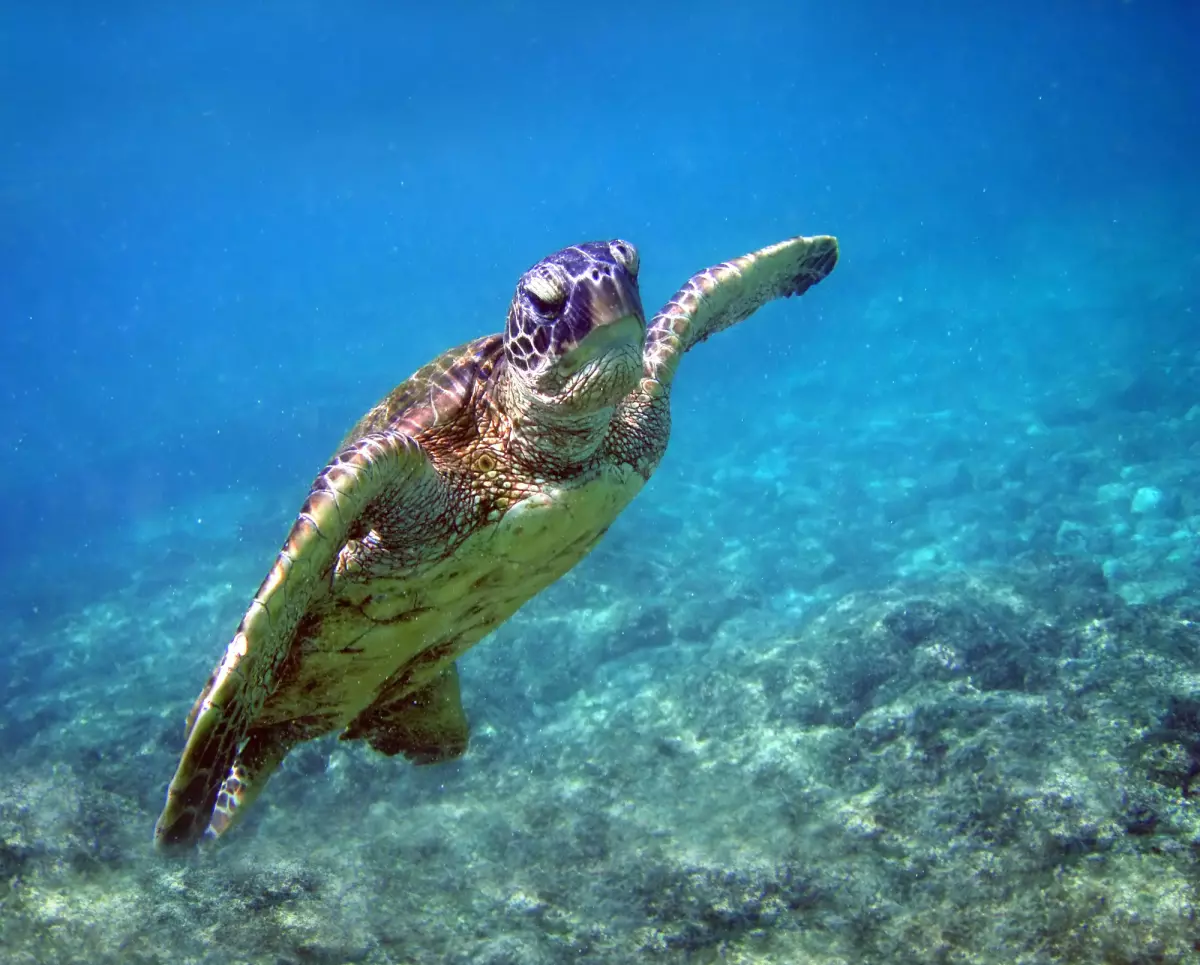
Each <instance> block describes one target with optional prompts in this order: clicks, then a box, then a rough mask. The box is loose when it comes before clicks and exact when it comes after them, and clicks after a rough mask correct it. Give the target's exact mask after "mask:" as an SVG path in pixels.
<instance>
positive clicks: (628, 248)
mask: <svg viewBox="0 0 1200 965" xmlns="http://www.w3.org/2000/svg"><path fill="white" fill-rule="evenodd" d="M612 250H613V254H614V255H616V256H617V260H618V261H619V262H620V263H621V264H622V265H624V266H625V270H626V271H627V272H629V274H631V275H633V276H634V277H635V278H636V277H637V273H638V267H639V260H638V253H637V249H636V248H635V247H633V245H631V244H630V243H629V242H628V241H614V242H613V243H612Z"/></svg>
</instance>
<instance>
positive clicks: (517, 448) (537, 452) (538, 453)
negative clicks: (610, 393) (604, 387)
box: [491, 364, 620, 478]
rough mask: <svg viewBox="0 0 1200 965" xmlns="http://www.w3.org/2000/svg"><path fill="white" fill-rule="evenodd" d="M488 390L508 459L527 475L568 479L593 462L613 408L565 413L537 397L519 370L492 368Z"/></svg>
mask: <svg viewBox="0 0 1200 965" xmlns="http://www.w3.org/2000/svg"><path fill="white" fill-rule="evenodd" d="M493 386H494V391H493V393H492V395H491V401H492V403H493V404H494V406H495V408H496V410H497V414H498V415H499V416H500V417H501V418H502V419H503V420H504V421H505V422H507V423H508V428H509V432H508V451H509V455H510V456H511V458H512V459H513V461H514V462H516V463H517V464H519V465H520V466H521V467H522V468H523V469H525V470H526V471H528V472H529V473H530V475H533V476H540V477H543V478H544V477H547V476H560V477H565V476H573V475H575V474H577V473H578V472H580V471H581V470H583V469H584V468H585V467H586V466H587V465H589V464H590V463H591V462H593V461H594V460H595V458H596V454H597V451H598V450H599V448H600V446H601V444H602V443H603V442H604V439H605V437H606V436H607V434H608V429H609V426H610V424H611V422H612V417H613V410H614V407H615V406H614V405H611V404H610V405H603V406H600V407H598V408H595V409H590V410H588V411H583V412H578V413H564V412H563V406H562V405H561V404H560V403H556V402H554V401H548V400H545V399H543V398H540V397H539V396H538V395H537V394H536V393H535V392H533V391H531V390H530V388H529V386H528V385H527V384H526V383H525V382H524V377H523V376H522V374H521V373H520V372H517V371H515V370H513V369H512V368H511V367H510V366H507V365H504V364H501V365H500V366H498V367H497V372H496V376H495V381H494V382H493ZM619 387H620V386H616V387H615V388H619Z"/></svg>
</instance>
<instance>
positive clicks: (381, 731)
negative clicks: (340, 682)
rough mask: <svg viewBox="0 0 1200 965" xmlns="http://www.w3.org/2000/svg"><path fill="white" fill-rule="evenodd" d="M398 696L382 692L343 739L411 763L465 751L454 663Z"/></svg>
mask: <svg viewBox="0 0 1200 965" xmlns="http://www.w3.org/2000/svg"><path fill="white" fill-rule="evenodd" d="M400 692H401V693H404V696H402V697H400V696H390V695H389V693H388V692H387V691H385V692H384V694H383V696H381V697H380V698H379V699H378V700H376V701H375V703H373V704H372V705H371V706H370V707H368V708H367V709H366V710H364V711H363V712H362V713H361V714H359V715H358V717H356V718H355V719H354V721H353V722H352V723H351V724H350V726H349V727H347V728H346V731H345V733H343V734H342V740H357V739H360V738H362V739H365V740H366V741H367V743H369V744H370V745H371V746H372V747H373V748H375V750H377V751H379V752H380V753H381V754H387V755H388V756H389V757H390V756H392V755H395V754H403V755H404V756H405V757H407V758H408V759H409V760H410V761H412V762H413V763H414V764H439V763H441V762H442V761H450V760H453V759H454V758H456V757H461V756H462V755H463V754H464V753H465V752H466V749H467V740H468V738H469V737H470V731H469V729H468V726H467V717H466V715H465V714H464V713H463V708H462V693H461V691H460V689H459V684H458V668H457V666H456V665H455V664H450V665H449V666H448V667H447V668H446V669H445V670H443V671H442V672H441V673H440V674H439V675H438V676H437V677H435V678H434V679H433V680H432V681H431V682H430V683H428V684H426V685H425V686H424V687H422V688H420V689H419V690H416V691H413V692H405V690H403V689H402V690H401V691H400ZM392 693H393V694H394V693H395V691H394V690H393V691H392Z"/></svg>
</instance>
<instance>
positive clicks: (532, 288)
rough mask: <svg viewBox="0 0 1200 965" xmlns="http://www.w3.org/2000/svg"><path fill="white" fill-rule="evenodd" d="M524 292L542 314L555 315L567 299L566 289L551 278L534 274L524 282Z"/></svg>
mask: <svg viewBox="0 0 1200 965" xmlns="http://www.w3.org/2000/svg"><path fill="white" fill-rule="evenodd" d="M525 294H526V295H528V296H529V300H530V301H531V302H533V307H534V308H536V309H537V310H538V311H539V312H540V313H541V314H543V315H555V314H557V313H558V311H559V309H561V308H562V307H563V304H564V303H565V302H566V300H567V293H566V290H565V289H564V288H563V286H562V285H561V284H559V283H558V281H556V280H555V279H553V278H548V277H547V276H545V275H534V276H533V277H531V278H530V279H529V280H528V281H527V282H526V283H525Z"/></svg>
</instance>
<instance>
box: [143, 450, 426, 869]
mask: <svg viewBox="0 0 1200 965" xmlns="http://www.w3.org/2000/svg"><path fill="white" fill-rule="evenodd" d="M447 491H448V490H447V489H446V486H445V482H444V481H443V479H442V478H441V477H440V476H439V475H438V473H437V471H436V469H434V467H433V464H432V463H431V462H430V461H429V459H428V457H427V456H426V455H425V453H424V452H422V451H421V448H420V446H418V445H417V444H416V442H414V441H413V440H412V438H410V437H409V436H407V435H404V434H402V433H398V432H376V433H371V434H370V435H367V436H364V437H363V438H362V439H360V440H358V441H357V442H356V443H355V444H354V445H353V446H351V447H350V448H348V449H346V450H344V451H343V452H341V453H339V454H338V455H337V456H335V457H334V459H333V460H332V461H331V462H330V463H329V465H328V466H326V467H325V469H324V470H323V471H322V472H321V474H320V475H319V476H318V477H317V479H316V482H314V483H313V486H312V489H311V490H310V491H309V494H308V499H307V500H305V502H304V505H303V506H302V507H301V509H300V514H299V515H298V516H297V517H296V521H295V523H293V524H292V529H291V532H290V533H289V534H288V538H287V541H286V542H285V543H284V544H283V548H282V549H281V550H280V551H279V555H278V557H277V558H276V560H275V564H274V565H273V566H272V567H271V571H270V572H269V573H268V574H267V578H266V579H265V580H263V582H262V586H260V587H259V588H258V592H257V593H256V594H255V595H254V599H253V601H251V603H250V608H249V609H248V610H247V611H246V615H245V616H244V617H243V618H242V622H241V625H240V626H239V627H238V630H237V633H235V634H234V637H233V640H232V642H231V643H230V644H229V647H228V648H227V649H226V651H225V656H224V657H223V658H222V659H221V662H220V663H219V664H218V665H217V669H216V670H215V671H214V672H213V675H212V678H211V679H210V681H209V684H208V686H207V687H206V688H205V690H204V693H203V694H202V695H201V698H200V700H199V701H198V702H197V704H196V706H195V707H193V708H192V714H191V715H190V718H189V719H190V726H189V727H188V735H187V744H186V746H185V747H184V749H183V754H182V756H181V757H180V759H179V765H178V767H177V768H176V770H175V776H174V778H172V780H171V784H170V786H169V787H168V788H167V801H166V804H165V805H164V806H163V811H162V814H161V815H160V816H159V819H158V824H157V825H156V826H155V829H154V839H155V843H156V844H157V846H158V847H159V848H160V849H161V850H172V849H175V848H187V847H190V846H192V845H194V844H195V843H196V842H197V841H199V840H200V838H201V837H203V835H204V833H205V831H206V830H207V829H208V826H209V821H210V819H211V817H212V814H213V808H214V807H215V806H216V804H217V798H218V795H219V794H220V793H221V789H222V786H223V785H224V783H225V780H226V778H227V777H229V776H230V768H231V767H233V764H234V760H235V758H236V756H237V754H238V751H239V750H242V745H243V743H244V742H245V741H246V738H247V737H248V736H249V735H250V731H251V729H252V728H253V726H254V721H255V719H256V718H257V717H258V714H259V712H260V711H261V710H262V706H263V703H264V702H265V701H266V699H267V697H268V696H269V695H270V694H271V692H272V691H273V689H274V688H275V684H276V679H277V676H278V673H279V670H280V668H281V667H282V666H283V663H284V660H285V659H286V658H287V656H288V654H289V653H290V652H291V647H292V642H293V640H294V638H295V634H296V628H297V627H298V626H299V624H300V621H301V619H302V618H303V617H304V614H305V612H306V611H307V610H308V608H309V606H310V604H311V603H312V601H313V599H314V598H315V597H316V595H317V594H318V593H319V592H321V591H322V590H323V589H324V588H325V587H328V586H329V582H330V578H331V574H332V572H333V568H334V563H335V561H336V559H337V557H338V554H339V553H340V552H341V549H342V547H343V546H345V544H346V541H347V540H348V539H349V538H350V534H351V532H352V531H353V529H354V528H355V527H360V528H361V527H362V526H363V525H367V526H368V528H369V525H370V524H371V523H372V519H371V516H372V513H373V512H376V511H377V506H378V503H379V502H383V501H386V502H387V504H388V507H389V509H390V510H391V511H392V512H393V513H399V514H400V515H403V512H404V510H405V508H406V507H407V506H409V505H415V506H421V507H423V508H426V509H428V508H429V507H434V508H435V509H436V508H438V507H440V506H441V505H442V504H444V503H445V502H446V501H447V495H446V494H447ZM381 497H386V500H381ZM242 806H243V807H244V806H245V802H243V804H242Z"/></svg>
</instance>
